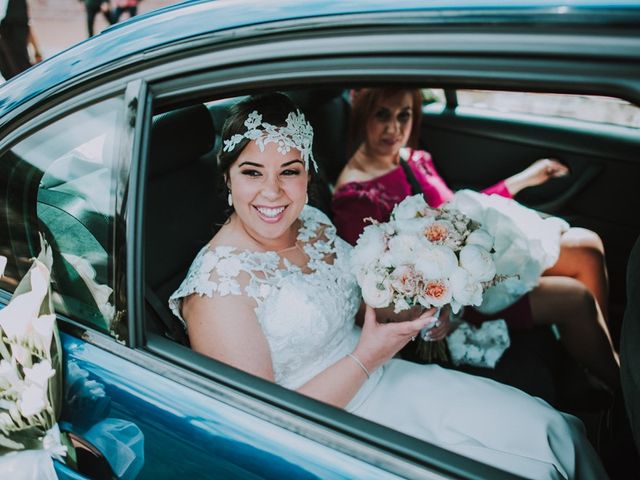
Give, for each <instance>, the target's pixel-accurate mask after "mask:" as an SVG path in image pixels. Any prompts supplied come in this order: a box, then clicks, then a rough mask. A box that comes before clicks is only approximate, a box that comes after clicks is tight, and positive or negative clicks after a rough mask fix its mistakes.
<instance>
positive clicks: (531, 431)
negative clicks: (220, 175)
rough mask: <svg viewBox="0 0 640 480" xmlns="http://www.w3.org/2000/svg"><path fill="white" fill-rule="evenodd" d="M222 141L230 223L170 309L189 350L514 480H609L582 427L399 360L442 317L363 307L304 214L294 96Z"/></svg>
mask: <svg viewBox="0 0 640 480" xmlns="http://www.w3.org/2000/svg"><path fill="white" fill-rule="evenodd" d="M223 139H225V140H224V147H223V150H222V152H221V153H220V157H219V160H220V165H221V168H222V169H223V171H224V174H225V183H226V189H228V203H229V206H230V207H231V208H232V213H231V215H230V217H229V220H228V221H227V222H226V223H225V224H224V225H223V226H222V228H221V229H220V230H219V231H218V233H216V234H215V235H214V237H213V238H212V239H211V240H210V242H209V243H208V244H207V245H205V246H204V247H203V249H202V250H201V251H200V252H199V254H198V255H197V257H196V258H195V260H194V262H193V264H192V266H191V268H190V270H189V272H188V274H187V277H186V278H185V280H184V281H183V283H182V285H181V286H180V287H179V288H178V290H177V291H176V292H175V293H174V294H173V295H172V296H171V298H170V300H169V302H170V306H171V308H172V310H173V312H174V313H175V314H176V315H177V316H178V317H179V318H180V319H181V320H183V321H184V322H185V326H186V327H188V332H189V338H190V341H191V346H192V348H193V349H194V350H196V351H198V352H201V353H203V354H205V355H208V356H210V357H213V358H215V359H217V360H219V361H222V362H225V363H227V364H230V365H233V366H234V367H237V368H240V369H242V370H244V371H246V372H249V373H251V374H253V375H257V376H259V377H262V378H266V379H268V380H271V381H274V382H276V383H278V384H279V385H282V386H284V387H286V388H289V389H293V390H296V391H298V392H300V393H302V394H304V395H308V396H310V397H313V398H315V399H318V400H320V401H323V402H326V403H329V404H332V405H335V406H337V407H341V408H345V409H347V410H348V411H350V412H352V413H354V414H355V415H359V416H362V417H365V418H367V419H370V420H372V421H374V422H377V423H380V424H383V425H386V426H388V427H391V428H394V429H396V430H399V431H401V432H404V433H407V434H409V435H413V436H415V437H418V438H420V439H423V440H425V441H427V442H431V443H434V444H437V445H439V446H442V447H443V448H446V449H449V450H452V451H454V452H457V453H460V454H462V455H465V456H467V457H470V458H474V459H476V460H479V461H482V462H485V463H488V464H491V465H494V466H496V467H498V468H502V469H504V470H506V471H509V472H512V473H515V474H518V475H522V476H525V477H529V478H539V479H542V478H554V479H555V478H585V479H586V478H594V479H604V478H607V475H606V473H605V471H604V469H603V467H602V465H601V464H600V462H599V460H598V457H597V455H596V453H595V451H594V449H593V448H592V446H591V445H590V444H589V442H588V440H587V438H586V436H585V432H584V427H583V425H582V423H581V422H580V420H578V419H577V418H575V417H573V416H571V415H567V414H564V413H560V412H558V411H556V410H554V409H553V408H551V407H550V406H549V405H548V404H547V403H545V402H544V401H542V400H540V399H538V398H534V397H531V396H528V395H526V394H524V393H523V392H521V391H519V390H517V389H514V388H511V387H508V386H504V385H501V384H498V383H495V382H493V381H491V380H487V379H483V378H478V377H474V376H471V375H467V374H463V373H459V372H455V371H451V370H445V369H442V368H440V367H439V366H436V365H418V364H414V363H410V362H406V361H403V360H399V359H395V358H394V355H395V354H396V353H397V352H398V351H399V350H400V349H401V348H402V347H404V346H405V345H406V344H407V343H408V342H409V341H411V340H412V339H413V338H414V337H415V336H416V335H417V334H418V332H419V331H420V330H421V329H422V328H423V327H425V326H427V325H429V324H431V323H433V322H434V321H435V319H434V318H433V317H432V316H433V315H434V310H428V311H426V312H425V313H423V314H422V315H421V316H419V317H418V318H415V319H414V320H411V321H406V322H397V323H378V322H377V320H376V314H375V311H374V310H373V309H372V308H371V307H369V306H362V305H361V302H362V300H361V298H362V297H361V295H360V292H359V289H358V286H357V283H356V281H355V278H354V277H353V275H352V274H351V273H350V271H349V261H348V260H349V254H350V250H351V247H350V246H349V245H348V244H347V243H346V242H344V241H342V240H341V239H340V238H339V237H337V236H336V231H335V228H334V227H333V225H332V224H331V222H330V221H329V219H328V218H327V217H326V216H325V215H324V214H323V213H322V212H320V211H319V210H316V209H314V208H312V207H310V206H307V205H305V203H306V202H307V200H308V197H307V186H308V183H309V179H310V176H311V173H312V172H311V170H312V169H315V168H316V165H315V161H314V159H313V155H312V152H311V147H312V140H313V130H312V128H311V126H310V125H309V124H308V123H307V122H306V121H305V119H304V115H302V114H301V113H299V112H298V111H297V110H296V108H295V106H294V105H293V104H292V103H291V101H290V100H289V99H288V98H287V97H286V96H284V95H282V94H269V95H262V96H254V97H249V98H248V99H246V100H243V101H242V102H240V103H238V104H236V105H235V106H234V108H233V109H232V111H231V113H230V116H229V119H228V120H227V122H226V123H225V126H224V129H223ZM356 317H358V319H359V323H361V324H362V328H360V327H358V326H357V325H356V321H355V320H356ZM389 405H393V408H389Z"/></svg>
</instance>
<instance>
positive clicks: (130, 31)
mask: <svg viewBox="0 0 640 480" xmlns="http://www.w3.org/2000/svg"><path fill="white" fill-rule="evenodd" d="M621 11H623V12H624V15H619V16H616V17H615V18H614V19H615V20H616V22H618V23H619V22H625V23H628V22H635V25H636V26H637V25H638V18H639V16H640V1H636V0H633V1H631V0H617V1H609V2H603V1H595V0H580V1H578V0H565V1H563V2H559V1H557V0H537V1H532V0H527V1H524V0H522V1H519V0H510V1H504V0H496V1H487V0H482V1H480V0H440V1H433V0H432V1H430V2H425V1H424V0H394V1H393V2H390V1H388V0H373V1H372V0H367V1H366V2H365V1H356V0H353V1H346V0H334V1H328V0H268V1H262V2H255V0H217V1H211V0H192V1H186V2H182V3H179V4H176V5H171V6H168V7H165V8H161V9H158V10H155V11H152V12H149V13H147V14H144V15H139V16H137V17H134V18H132V19H131V20H129V21H126V22H123V23H120V24H117V25H114V26H112V27H110V28H108V29H107V30H105V31H103V32H101V33H100V34H98V35H96V36H94V37H91V38H89V39H87V40H85V41H83V42H80V43H79V44H77V45H74V46H72V47H70V48H69V49H67V50H65V51H63V52H61V53H59V54H57V55H55V56H53V57H51V58H50V59H47V60H46V61H44V62H41V63H40V64H38V65H35V66H34V67H32V68H30V69H29V70H27V71H25V72H23V73H22V74H21V75H19V76H17V77H14V79H12V80H11V81H9V82H5V84H3V85H2V86H0V125H2V124H3V123H4V121H3V120H2V117H3V116H4V115H5V114H6V113H7V112H10V111H11V110H13V109H15V108H16V107H18V106H20V105H21V104H24V103H25V102H27V101H28V100H29V99H32V98H34V97H36V96H38V95H40V94H41V93H43V92H46V91H48V90H51V89H53V88H55V87H57V86H59V85H62V84H64V83H66V82H67V81H69V80H74V81H81V79H82V78H83V77H85V76H87V75H90V74H91V73H92V72H95V71H97V70H100V71H101V72H104V71H106V70H105V69H107V70H108V68H107V67H109V66H113V68H117V67H118V66H122V65H123V63H126V62H124V61H125V59H131V58H135V57H138V56H141V55H143V54H144V53H145V52H149V51H152V50H155V49H160V48H162V47H164V46H167V45H170V44H175V43H177V42H183V41H188V40H190V39H195V38H198V37H200V36H203V35H207V34H212V33H214V32H224V31H226V30H230V29H238V28H246V29H248V30H251V29H253V32H255V34H260V33H261V32H264V31H265V30H267V29H271V30H272V31H273V28H274V25H276V24H278V23H282V22H288V24H289V26H291V22H292V21H293V22H296V21H297V23H299V24H305V25H306V26H307V28H309V29H312V28H314V27H316V28H317V27H318V26H320V25H325V26H327V25H329V26H331V25H334V26H336V25H339V24H340V23H342V22H348V19H349V18H354V15H356V14H358V15H361V16H362V15H364V16H367V15H369V18H371V21H372V22H375V21H380V20H381V19H384V18H389V17H386V16H387V15H388V14H390V13H395V14H398V15H401V16H402V15H404V16H405V18H406V16H407V15H415V14H416V13H418V12H419V13H421V14H423V15H425V16H430V15H431V16H432V17H433V21H434V22H437V23H441V22H443V21H445V20H444V19H445V18H446V21H447V22H452V21H456V19H458V21H464V22H466V23H470V22H471V23H482V22H489V21H490V22H493V23H496V22H502V23H505V22H510V21H511V22H514V21H518V22H519V23H522V22H523V21H527V22H533V21H536V19H538V20H540V18H541V17H540V16H541V15H544V21H545V22H547V23H554V22H567V21H571V22H576V21H579V22H594V21H596V22H604V21H611V19H612V17H611V16H607V15H603V12H608V13H610V14H616V13H617V14H619V13H620V12H621ZM630 11H631V12H633V13H634V14H633V15H629V13H630ZM380 14H383V15H385V16H383V17H381V16H380ZM314 22H315V23H314ZM249 34H250V32H249Z"/></svg>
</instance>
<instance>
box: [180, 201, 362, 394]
mask: <svg viewBox="0 0 640 480" xmlns="http://www.w3.org/2000/svg"><path fill="white" fill-rule="evenodd" d="M300 219H301V227H300V229H299V231H298V236H297V240H298V241H297V245H299V246H300V247H301V248H302V250H303V251H304V253H305V254H306V256H307V257H308V261H307V264H306V265H305V266H304V267H303V268H301V267H300V266H297V265H294V264H293V263H291V262H290V261H289V260H288V259H287V258H285V257H283V256H281V255H279V254H278V253H276V252H254V251H247V250H238V249H236V248H234V247H227V246H218V247H216V248H211V247H210V246H209V245H207V246H205V247H204V248H203V249H202V250H201V251H200V253H198V255H197V256H196V258H195V260H194V262H193V264H192V265H191V268H190V269H189V272H188V274H187V277H186V278H185V280H184V281H183V282H182V285H180V288H178V290H176V292H175V293H174V294H173V295H172V296H171V298H170V300H169V305H170V307H171V309H172V311H173V312H174V313H175V314H176V315H177V316H178V317H179V318H180V319H181V320H182V317H181V315H180V306H181V301H182V298H184V297H186V296H188V295H191V294H194V293H195V294H199V295H208V296H210V297H212V296H214V295H246V296H248V297H250V298H251V299H253V301H254V302H255V313H256V318H257V320H258V322H259V323H260V326H261V327H262V330H263V332H264V335H265V337H266V339H267V341H268V343H269V347H270V350H271V358H272V361H273V370H274V373H275V380H276V382H277V383H279V384H280V385H283V386H285V387H287V388H292V389H295V388H298V387H299V386H301V385H303V384H304V383H306V382H307V381H308V380H310V379H311V378H312V377H314V376H315V375H317V374H318V373H320V372H321V371H322V370H324V369H325V368H327V367H328V366H330V365H331V364H333V363H334V362H336V361H337V360H339V359H340V358H342V357H343V356H344V355H346V354H347V353H349V352H351V351H353V349H354V348H355V346H356V344H357V341H358V335H359V328H358V327H357V326H356V325H355V323H354V318H355V314H356V312H357V310H358V307H359V305H360V301H361V295H360V291H359V288H358V285H357V283H356V281H355V278H354V277H353V275H352V274H351V272H350V269H349V254H350V250H351V246H350V245H348V244H347V243H346V242H345V241H343V240H342V239H340V238H339V237H338V236H337V235H336V231H335V228H334V226H333V225H332V224H331V222H330V220H329V219H328V218H327V217H326V215H325V214H324V213H322V212H321V211H319V210H317V209H315V208H313V207H309V206H306V207H305V208H304V209H303V211H302V213H301V215H300ZM228 321H229V322H233V318H229V320H228Z"/></svg>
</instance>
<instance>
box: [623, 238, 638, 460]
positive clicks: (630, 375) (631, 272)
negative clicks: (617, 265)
mask: <svg viewBox="0 0 640 480" xmlns="http://www.w3.org/2000/svg"><path fill="white" fill-rule="evenodd" d="M620 376H621V380H622V392H623V394H624V400H625V404H626V408H627V414H628V416H629V422H630V425H631V430H632V432H633V437H634V439H635V443H636V447H637V449H638V452H640V237H639V238H638V240H636V243H635V245H634V247H633V249H632V250H631V255H630V256H629V263H628V266H627V308H626V309H625V312H624V318H623V321H622V331H621V334H620Z"/></svg>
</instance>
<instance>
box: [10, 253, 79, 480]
mask: <svg viewBox="0 0 640 480" xmlns="http://www.w3.org/2000/svg"><path fill="white" fill-rule="evenodd" d="M51 264H52V258H51V250H50V248H49V247H48V246H47V245H46V244H45V243H44V241H43V242H42V251H41V253H40V255H39V256H38V258H37V259H35V260H34V263H33V265H32V266H31V268H30V270H29V271H28V272H27V274H26V275H25V277H24V278H23V279H22V281H21V282H20V283H19V285H18V287H17V288H16V290H15V292H14V295H13V298H12V300H11V301H10V302H9V304H8V305H7V306H6V307H4V308H3V309H1V310H0V470H2V471H5V472H7V471H12V472H14V473H15V474H16V475H18V476H17V477H14V478H43V479H56V478H57V477H56V474H55V471H54V468H53V462H52V461H51V458H56V459H59V460H62V457H64V456H66V455H67V450H68V449H67V446H65V445H64V444H63V443H67V442H66V437H65V436H64V435H61V433H60V430H59V429H58V424H57V419H58V416H59V413H60V408H61V403H62V398H61V395H62V372H61V363H62V362H61V349H60V338H59V336H58V331H57V327H56V317H55V314H54V313H53V307H52V302H51V292H50V285H49V282H50V270H51ZM5 265H6V259H4V258H0V270H1V271H0V276H1V275H2V273H3V271H4V266H5ZM71 453H73V452H72V451H71Z"/></svg>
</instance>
